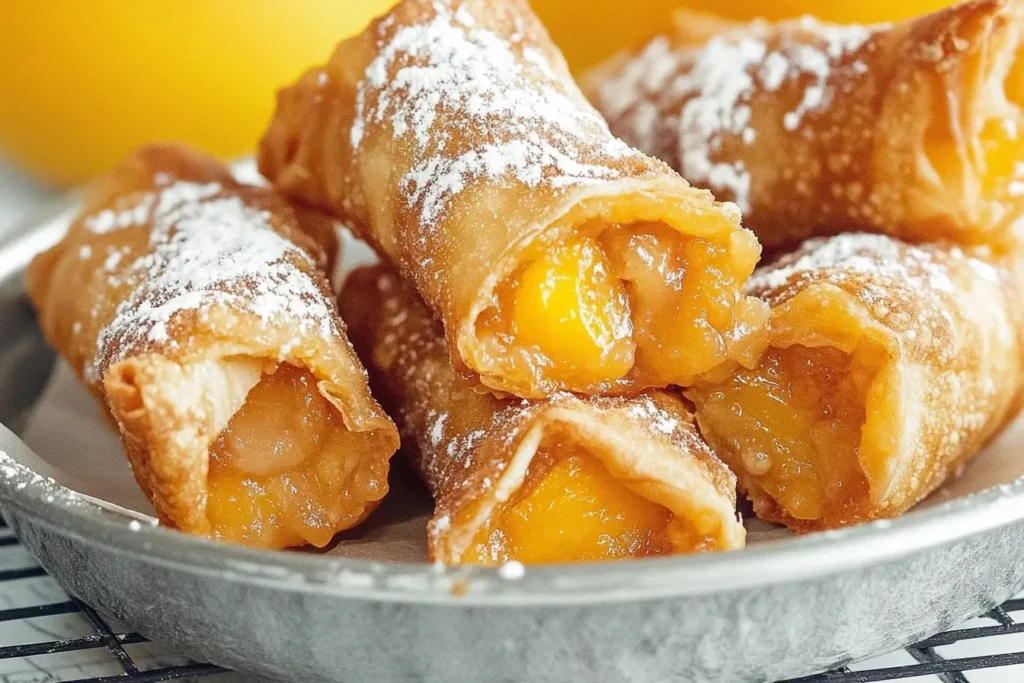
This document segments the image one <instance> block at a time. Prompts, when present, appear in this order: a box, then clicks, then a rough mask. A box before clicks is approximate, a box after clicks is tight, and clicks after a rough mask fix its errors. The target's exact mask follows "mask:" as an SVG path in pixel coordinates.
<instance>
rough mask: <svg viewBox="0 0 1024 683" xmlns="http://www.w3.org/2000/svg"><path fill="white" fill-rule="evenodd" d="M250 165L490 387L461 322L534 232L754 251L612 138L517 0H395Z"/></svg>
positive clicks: (714, 212)
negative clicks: (606, 226)
mask: <svg viewBox="0 0 1024 683" xmlns="http://www.w3.org/2000/svg"><path fill="white" fill-rule="evenodd" d="M260 168H261V170H262V171H263V172H264V173H265V174H266V175H267V176H268V177H270V178H272V179H273V180H274V182H275V183H276V184H277V186H278V187H280V188H282V189H283V190H284V191H285V192H286V193H287V194H289V195H290V196H293V197H295V198H298V199H301V200H302V201H303V202H306V203H308V204H312V205H315V206H319V207H321V208H325V209H327V210H330V211H331V212H333V213H334V214H336V215H338V216H339V217H341V218H343V219H345V220H347V221H348V222H350V223H351V224H352V226H353V228H354V229H355V230H356V232H357V233H358V234H359V235H360V237H363V238H364V239H366V240H367V241H368V242H370V243H371V244H373V245H374V246H375V247H376V248H377V250H378V251H379V252H380V253H381V254H382V255H383V256H384V257H385V258H386V259H387V260H388V261H390V262H391V263H392V265H394V266H396V267H397V268H398V270H399V271H400V272H401V273H402V274H403V276H405V277H406V278H407V279H409V280H411V281H413V282H414V283H415V285H416V287H417V290H418V292H419V294H420V295H421V296H422V297H423V299H424V300H425V301H426V302H427V304H428V305H429V306H430V308H431V310H432V312H433V313H434V315H435V316H436V317H438V318H440V319H442V321H443V322H444V324H445V330H446V334H447V335H448V338H449V347H450V349H452V351H453V353H454V354H455V356H456V360H457V361H462V362H463V366H470V367H469V369H470V370H472V371H476V372H478V373H479V374H481V375H484V383H485V384H487V385H488V386H491V387H492V388H496V389H500V390H511V389H512V388H511V387H510V386H508V385H506V384H503V378H502V377H500V376H498V375H499V374H500V373H498V372H497V371H494V370H493V369H492V368H489V367H478V366H483V365H486V361H485V360H480V357H482V354H480V353H478V352H477V347H479V345H480V344H479V341H478V340H477V337H476V335H477V329H476V327H475V321H476V320H477V317H478V316H480V314H481V311H482V310H483V309H485V308H486V307H487V306H491V305H494V304H495V302H496V296H495V289H496V288H497V287H498V286H499V285H500V283H501V282H502V281H503V280H504V279H506V278H509V277H511V276H512V274H513V273H514V271H515V270H516V268H517V267H518V266H519V265H522V263H521V262H522V261H523V260H525V259H526V258H527V254H528V252H529V247H530V246H531V244H532V243H533V242H535V241H556V240H562V239H566V238H567V237H568V236H569V234H570V233H572V232H573V231H575V230H576V229H577V228H578V227H579V225H580V223H585V222H586V220H587V219H588V218H590V217H592V216H598V217H601V218H606V219H607V220H611V219H610V218H607V217H608V216H614V217H615V218H614V221H615V222H624V223H631V222H634V221H637V222H643V221H664V222H666V223H667V224H669V225H670V226H671V227H673V228H675V229H678V230H679V231H680V232H683V233H684V234H686V233H688V232H689V231H690V230H691V229H692V230H693V231H694V232H701V231H703V232H702V233H701V236H702V237H704V238H706V239H708V240H710V241H713V242H715V243H716V244H719V245H723V246H725V247H727V248H728V249H730V250H732V251H733V252H734V253H736V254H737V258H736V263H737V270H738V271H744V269H745V268H748V267H749V268H750V269H752V267H753V262H754V260H755V259H756V256H757V251H758V247H757V244H756V241H755V240H754V238H753V235H751V234H750V233H749V232H747V231H745V230H743V229H742V228H741V227H740V221H739V212H738V211H737V210H736V208H735V207H734V206H731V205H723V204H718V203H716V202H714V200H713V198H712V197H711V195H710V193H708V192H706V191H699V190H696V189H694V188H692V187H690V186H689V185H688V184H687V183H686V182H685V181H683V180H682V179H681V178H680V177H679V176H678V175H677V174H675V173H674V172H672V170H671V169H670V168H668V166H667V165H665V164H664V163H663V162H660V161H658V160H655V159H653V158H651V157H648V156H646V155H644V154H642V153H640V152H638V151H636V150H634V149H632V148H630V147H628V146H627V145H625V144H624V143H622V142H621V141H619V140H618V139H616V138H615V137H614V136H613V135H612V134H611V133H610V132H609V130H608V127H607V124H606V123H605V122H604V120H603V119H602V118H601V117H600V116H599V115H598V114H597V112H596V111H594V109H593V108H592V107H591V106H590V105H589V104H588V103H587V102H586V100H585V99H584V98H583V96H582V94H581V93H580V91H579V90H578V88H577V86H576V85H575V83H574V82H573V80H572V77H571V75H570V74H569V71H568V69H567V67H566V65H565V63H564V60H563V59H562V57H561V55H560V54H559V53H558V51H557V49H556V48H555V46H554V45H553V44H552V43H551V41H550V39H549V37H548V36H547V34H546V32H545V31H544V29H543V27H542V26H541V25H540V22H539V21H538V20H537V18H536V17H535V16H534V15H533V14H532V12H531V11H530V9H529V7H528V5H527V4H526V3H525V2H523V1H522V0H513V1H511V2H497V1H496V0H444V1H439V2H428V1H427V0H405V2H402V3H400V4H399V5H398V6H397V7H396V8H395V9H394V10H393V11H392V12H391V13H390V14H389V15H387V16H386V17H384V18H382V19H381V20H379V21H377V22H375V23H374V24H372V25H371V26H370V27H369V28H368V29H367V30H366V31H365V32H364V33H363V34H361V35H360V36H357V37H355V38H352V39H350V40H348V41H345V42H343V43H342V44H341V45H339V46H338V49H337V51H336V52H335V54H334V56H333V57H332V58H331V59H330V61H329V62H328V63H327V64H326V65H324V66H323V67H320V68H317V69H314V70H312V71H310V72H309V73H307V74H306V75H305V76H303V78H302V79H301V80H300V81H299V82H297V83H296V84H294V85H292V86H290V87H289V88H287V89H285V90H284V91H282V92H281V94H280V95H279V98H278V110H277V113H276V115H275V118H274V120H273V122H272V124H271V126H270V128H269V130H268V132H267V134H266V135H265V137H264V139H263V141H262V142H261V147H260ZM584 206H585V207H586V208H585V209H584V208H583V207H584ZM574 210H577V211H576V213H573V212H574ZM584 214H585V215H584ZM567 215H569V216H572V218H567V217H566V216H567ZM562 219H564V220H562ZM742 275H743V276H744V277H745V275H746V272H743V273H742ZM459 369H460V371H465V370H466V369H467V368H466V367H460V368H459ZM488 373H491V374H488ZM522 393H527V392H526V391H523V392H522ZM535 393H536V391H535Z"/></svg>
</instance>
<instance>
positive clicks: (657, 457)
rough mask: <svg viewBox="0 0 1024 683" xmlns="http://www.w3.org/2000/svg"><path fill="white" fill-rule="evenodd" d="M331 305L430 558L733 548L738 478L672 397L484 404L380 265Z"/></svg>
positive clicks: (483, 559) (551, 558)
mask: <svg viewBox="0 0 1024 683" xmlns="http://www.w3.org/2000/svg"><path fill="white" fill-rule="evenodd" d="M339 301H340V306H341V309H342V316H343V317H344V318H345V319H346V320H347V321H348V322H349V326H350V330H351V334H352V340H353V343H354V344H355V345H356V350H357V351H358V352H359V353H360V356H361V357H362V358H363V359H364V360H365V362H366V364H367V367H368V368H369V369H370V378H371V382H372V384H373V387H374V390H375V391H376V392H378V394H379V396H380V397H381V400H382V401H383V402H384V405H385V407H386V408H387V409H388V411H389V412H390V414H391V415H393V416H394V418H395V420H396V421H397V422H398V424H399V428H400V429H401V431H402V435H403V443H404V446H403V452H404V453H405V454H406V455H407V456H408V458H409V460H410V462H411V463H412V464H413V465H414V467H415V469H416V470H417V471H418V472H419V474H420V475H421V476H422V478H423V480H424V481H425V482H426V483H427V485H428V487H429V488H430V492H431V493H432V494H433V497H434V501H435V511H434V516H433V518H432V519H431V520H430V523H429V525H428V548H429V552H430V557H431V559H432V560H434V561H440V562H444V563H446V564H460V563H466V564H484V565H495V564H502V563H504V562H508V561H518V562H522V563H526V564H546V563H560V562H581V561H593V560H610V559H622V558H628V557H648V556H656V555H665V554H669V553H690V552H699V551H711V550H726V549H734V548H740V547H742V546H743V543H744V538H745V533H744V530H743V526H742V524H740V522H739V521H738V519H737V516H736V498H735V477H734V476H733V475H732V473H731V472H729V471H728V470H727V469H726V468H725V466H724V465H723V464H722V463H721V461H719V460H718V458H716V457H715V455H714V454H713V453H712V452H711V449H710V448H708V446H707V444H705V443H704V442H703V441H702V440H701V438H700V436H699V435H698V434H697V431H696V427H695V425H694V423H693V418H692V415H691V413H690V412H689V410H688V409H687V408H686V407H685V406H684V404H683V402H682V400H681V399H680V398H679V397H678V396H675V395H671V394H668V393H664V392H660V391H653V392H650V393H647V394H643V395H640V396H639V397H635V398H607V397H582V398H580V397H576V396H574V395H572V394H567V393H563V394H558V395H556V396H554V397H551V398H549V399H546V400H542V401H529V400H523V399H514V398H505V399H499V398H496V397H494V396H493V395H491V394H481V393H479V392H477V391H474V390H473V388H472V387H471V386H470V385H469V384H467V383H466V382H465V381H463V380H462V379H460V378H459V377H458V376H457V375H456V373H455V372H454V370H453V368H452V366H451V362H450V360H449V357H448V353H447V347H446V344H445V339H444V333H443V331H442V328H441V326H440V324H439V323H437V322H435V321H434V319H433V318H432V317H431V316H430V312H429V311H428V309H427V308H426V306H425V304H424V303H423V302H422V301H421V300H420V298H419V297H418V296H417V295H416V293H415V291H414V290H413V288H412V287H411V286H410V285H408V284H406V283H404V282H401V281H400V280H399V278H398V276H397V275H395V274H394V272H393V271H391V270H390V269H389V268H388V267H386V266H375V267H370V268H364V269H361V270H358V271H356V272H355V273H354V274H353V275H352V276H351V277H350V278H349V280H348V282H347V283H346V284H345V287H344V289H343V290H342V295H341V298H340V300H339Z"/></svg>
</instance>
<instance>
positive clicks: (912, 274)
mask: <svg viewBox="0 0 1024 683" xmlns="http://www.w3.org/2000/svg"><path fill="white" fill-rule="evenodd" d="M1021 282H1022V280H1021V278H1020V266H1019V264H1018V263H1017V261H1016V260H1015V259H1004V258H1000V257H994V256H992V254H991V253H990V252H988V251H986V250H978V251H975V252H967V251H964V250H962V249H960V248H959V247H953V246H949V245H922V246H911V245H907V244H903V243H900V242H898V241H896V240H893V239H891V238H888V237H883V236H872V235H863V234H858V235H842V236H838V237H833V238H829V239H818V240H811V241H809V242H807V243H806V244H805V245H804V246H803V247H802V248H801V249H800V250H799V251H797V252H795V253H794V254H791V255H787V256H785V257H783V258H782V259H780V260H779V261H778V262H777V263H775V264H772V265H769V266H767V267H765V268H763V269H762V270H760V271H759V272H758V273H756V274H755V276H754V278H752V280H751V292H752V293H754V294H755V295H757V296H759V297H760V298H762V299H763V300H764V301H765V302H767V303H768V304H770V305H771V306H772V332H771V335H770V340H769V347H768V351H767V352H766V354H765V355H764V356H763V357H762V359H761V362H760V364H759V366H758V367H757V368H756V369H754V370H746V369H741V370H739V371H737V372H735V373H733V374H732V375H731V376H730V377H728V378H726V379H724V380H723V381H720V382H715V383H707V384H704V385H701V386H698V387H697V388H695V389H693V390H690V391H689V392H688V396H689V397H690V398H691V399H692V400H693V401H694V402H695V404H696V406H697V420H698V423H699V424H700V425H701V429H702V433H703V434H704V435H705V437H706V438H708V441H709V443H711V444H712V446H713V447H714V448H715V450H716V452H717V453H718V454H719V455H720V456H721V457H722V458H723V459H724V460H725V461H726V462H727V463H728V464H729V465H730V466H732V467H733V468H734V470H735V471H736V473H737V476H738V478H739V481H740V488H741V489H744V490H746V491H747V492H748V494H749V495H750V497H751V498H752V499H753V501H754V506H755V511H756V512H757V514H758V515H759V516H761V517H762V518H765V519H768V520H771V521H778V522H782V523H785V524H787V525H789V526H790V527H792V528H794V529H796V530H798V531H810V530H816V529H821V528H832V527H837V526H845V525H849V524H854V523H857V522H862V521H867V520H871V519H877V518H880V517H892V516H895V515H898V514H900V513H902V512H904V511H906V510H907V509H909V508H910V507H911V506H912V505H914V504H915V503H917V502H918V501H920V500H921V499H923V498H924V497H925V496H926V495H927V494H928V493H930V492H931V491H933V490H934V489H935V488H936V487H937V486H939V485H940V484H941V483H942V482H943V481H945V480H946V478H947V477H949V476H950V475H951V474H952V473H953V472H955V471H956V470H957V468H958V467H960V466H961V465H962V464H963V463H964V462H965V461H966V460H967V459H968V458H970V457H972V456H973V455H975V454H977V453H978V452H979V451H980V450H981V448H982V447H983V446H984V445H985V444H986V443H987V442H988V441H989V440H990V439H991V438H992V437H993V436H995V435H996V434H997V433H998V432H999V431H1000V430H1001V429H1002V427H1003V426H1004V425H1005V423H1006V421H1007V420H1008V419H1010V418H1011V417H1013V416H1014V415H1015V414H1016V412H1017V411H1018V409H1019V407H1020V402H1021V389H1022V386H1024V366H1022V363H1024V342H1022V334H1024V325H1022V316H1024V307H1022V302H1024V300H1022V297H1021Z"/></svg>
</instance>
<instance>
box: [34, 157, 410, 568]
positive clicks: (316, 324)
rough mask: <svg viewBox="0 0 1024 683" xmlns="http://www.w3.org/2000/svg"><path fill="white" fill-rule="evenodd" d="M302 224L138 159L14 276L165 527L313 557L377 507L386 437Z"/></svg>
mask: <svg viewBox="0 0 1024 683" xmlns="http://www.w3.org/2000/svg"><path fill="white" fill-rule="evenodd" d="M307 218H309V217H308V216H304V215H303V214H301V213H297V212H296V211H294V210H292V209H291V208H290V207H289V206H288V205H287V204H286V203H285V202H284V200H283V199H281V198H280V197H278V196H276V195H274V194H273V193H271V192H270V191H268V190H266V189H262V188H256V187H251V186H245V185H241V184H239V183H237V182H235V181H234V180H233V179H232V177H231V175H230V173H229V172H228V171H227V169H225V168H223V167H222V166H221V165H220V164H219V163H217V162H216V161H214V160H212V159H209V158H206V157H204V156H201V155H199V154H197V153H195V152H192V151H189V150H187V149H184V148H177V147H170V146H162V147H150V148H146V149H143V150H141V151H140V152H138V153H136V154H135V155H134V156H132V157H130V158H129V159H127V160H126V161H125V162H124V163H123V164H122V165H121V166H120V167H119V168H118V169H117V170H115V171H114V172H113V173H112V174H111V175H110V176H109V177H108V178H106V179H104V180H103V181H101V182H100V183H99V184H98V186H97V187H96V188H94V190H93V192H92V195H91V197H90V198H89V200H88V201H87V207H86V208H85V210H84V211H83V212H82V214H81V215H80V216H78V217H77V218H76V219H75V221H74V222H73V224H72V225H71V227H70V230H69V231H68V233H67V236H66V237H64V239H63V240H62V241H61V242H60V243H59V244H58V245H57V246H55V247H53V248H52V249H51V250H49V251H47V252H46V253H44V254H41V255H40V256H38V257H37V258H36V259H35V261H33V263H32V264H31V266H30V268H29V270H28V275H27V280H28V282H27V285H28V291H29V295H30V296H31V298H32V301H33V303H34V304H35V307H36V309H37V310H38V313H39V320H40V324H41V326H42V329H43V332H44V333H45V335H46V338H47V339H48V340H49V342H50V343H51V344H52V345H53V346H54V347H55V348H56V349H57V350H58V351H59V352H60V353H61V354H62V355H63V356H64V358H65V359H67V361H68V362H69V363H70V364H71V366H72V367H73V368H74V369H75V371H76V372H77V373H78V374H79V376H80V377H81V378H82V379H83V380H84V381H85V383H86V384H87V385H88V386H89V388H90V389H91V390H92V391H93V393H95V394H96V396H97V397H98V398H99V399H100V400H101V402H102V404H103V405H104V406H105V408H106V410H107V411H108V413H109V416H110V417H111V418H112V420H113V422H114V423H115V424H116V426H117V428H118V429H119V431H120V433H121V437H122V443H123V445H124V449H125V452H126V453H127V455H128V459H129V460H130V462H131V465H132V469H133V470H134V473H135V477H136V479H137V481H138V483H139V485H140V486H141V488H142V489H143V491H144V492H145V493H146V495H147V497H148V498H149V499H150V501H152V503H153V506H154V508H155V509H156V511H157V513H158V514H159V517H160V520H161V521H162V522H163V523H165V524H168V525H170V526H174V527H176V528H178V529H181V530H182V531H186V532H190V533H194V534H201V535H206V536H209V537H212V538H215V539H220V540H225V541H233V542H237V543H244V544H248V545H252V546H259V547H264V548H283V547H288V546H298V545H304V544H307V543H308V544H313V545H317V546H324V545H326V544H327V543H328V542H329V541H330V540H331V538H332V537H333V536H334V535H335V533H336V532H338V531H340V530H342V529H347V528H349V527H351V526H353V525H355V524H357V523H359V522H360V521H361V520H362V519H363V518H365V517H366V515H367V514H369V512H370V511H371V510H372V509H373V508H374V507H375V506H376V505H377V504H378V503H379V501H380V500H381V498H382V497H383V496H384V494H385V493H386V492H387V474H388V461H389V458H390V456H391V455H392V454H393V453H394V452H395V450H396V449H397V448H398V433H397V429H396V428H395V427H394V425H393V424H392V423H391V421H390V420H389V419H388V417H387V416H386V415H385V414H384V412H383V411H382V410H381V408H380V406H379V405H378V404H377V403H376V402H375V401H374V399H373V398H372V397H371V395H370V390H369V386H368V383H367V378H366V372H365V370H364V369H363V367H362V365H360V363H359V361H358V359H357V358H356V356H355V353H354V352H353V350H352V347H351V345H350V344H349V342H348V340H347V338H346V336H345V328H344V327H343V325H342V323H341V320H340V319H339V318H338V315H337V311H336V308H335V304H334V301H333V297H332V295H331V291H330V289H329V287H328V285H327V283H326V281H325V279H324V277H323V276H322V275H321V274H320V271H319V269H318V264H322V265H325V264H326V263H327V262H328V258H327V257H326V256H325V255H324V251H323V249H322V247H321V246H320V245H319V244H318V243H317V242H316V241H314V240H313V239H311V238H310V237H308V236H307V235H306V234H305V233H304V232H303V230H302V225H303V223H304V221H305V220H306V219H307ZM314 234H318V233H317V231H315V230H314Z"/></svg>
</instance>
